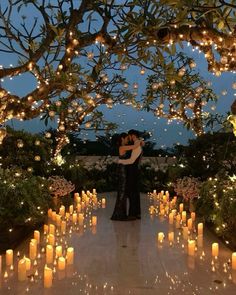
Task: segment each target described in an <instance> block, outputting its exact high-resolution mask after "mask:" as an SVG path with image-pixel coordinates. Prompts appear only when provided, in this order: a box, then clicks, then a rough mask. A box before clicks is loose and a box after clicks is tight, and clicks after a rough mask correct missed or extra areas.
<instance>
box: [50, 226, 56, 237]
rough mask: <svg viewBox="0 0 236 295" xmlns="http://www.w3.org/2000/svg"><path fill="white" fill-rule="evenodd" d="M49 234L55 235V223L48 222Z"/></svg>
mask: <svg viewBox="0 0 236 295" xmlns="http://www.w3.org/2000/svg"><path fill="white" fill-rule="evenodd" d="M49 234H52V235H55V225H54V224H49Z"/></svg>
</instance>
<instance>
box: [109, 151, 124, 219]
mask: <svg viewBox="0 0 236 295" xmlns="http://www.w3.org/2000/svg"><path fill="white" fill-rule="evenodd" d="M119 158H120V159H127V153H126V154H124V155H122V156H119ZM126 175H127V173H126V165H122V164H118V167H117V176H118V190H117V197H116V204H115V208H114V212H113V214H112V217H111V220H126V219H127V212H126V211H127V196H126Z"/></svg>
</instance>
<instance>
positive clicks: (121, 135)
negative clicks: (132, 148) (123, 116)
mask: <svg viewBox="0 0 236 295" xmlns="http://www.w3.org/2000/svg"><path fill="white" fill-rule="evenodd" d="M126 136H128V134H127V133H125V132H122V133H121V134H120V135H119V137H118V139H117V145H118V146H121V144H122V138H125V137H126Z"/></svg>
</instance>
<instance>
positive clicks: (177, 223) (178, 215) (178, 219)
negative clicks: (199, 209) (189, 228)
mask: <svg viewBox="0 0 236 295" xmlns="http://www.w3.org/2000/svg"><path fill="white" fill-rule="evenodd" d="M180 220H181V216H180V214H177V215H176V222H175V227H176V228H180Z"/></svg>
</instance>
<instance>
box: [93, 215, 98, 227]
mask: <svg viewBox="0 0 236 295" xmlns="http://www.w3.org/2000/svg"><path fill="white" fill-rule="evenodd" d="M96 225H97V216H92V226H96Z"/></svg>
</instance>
